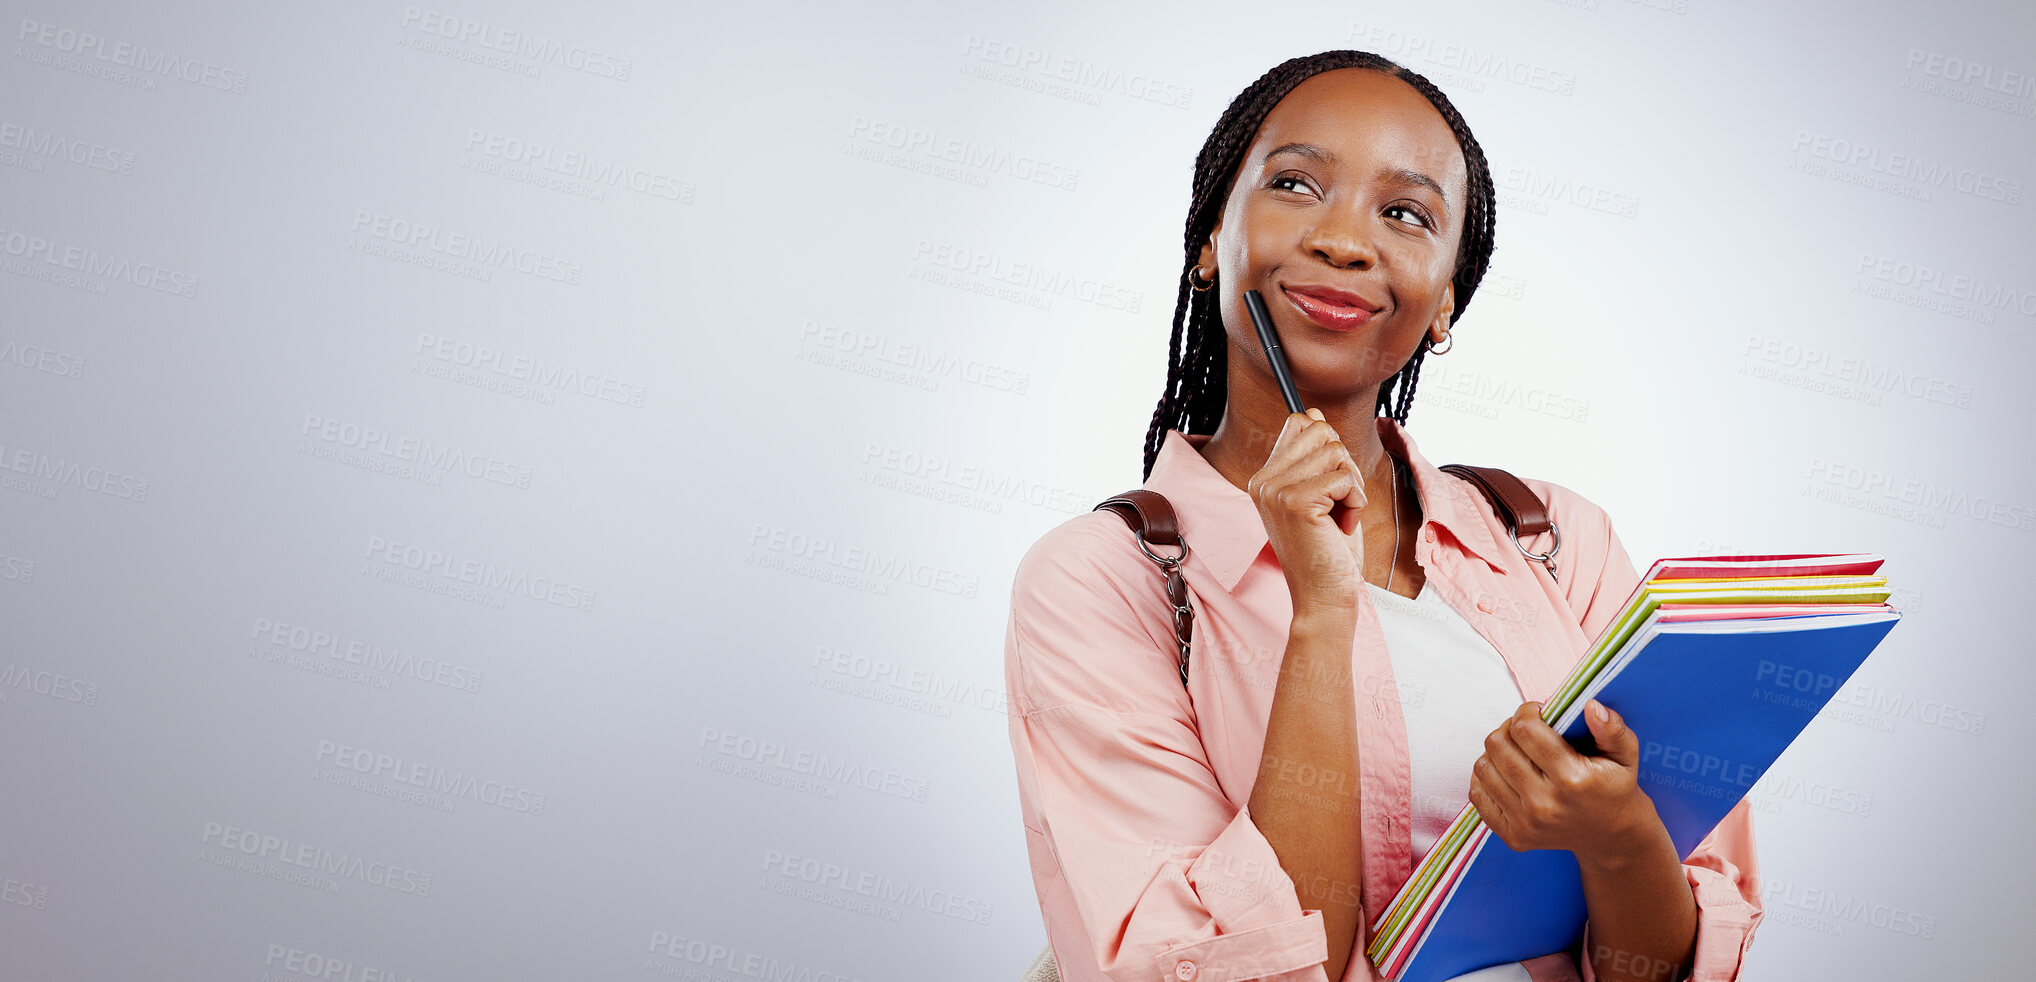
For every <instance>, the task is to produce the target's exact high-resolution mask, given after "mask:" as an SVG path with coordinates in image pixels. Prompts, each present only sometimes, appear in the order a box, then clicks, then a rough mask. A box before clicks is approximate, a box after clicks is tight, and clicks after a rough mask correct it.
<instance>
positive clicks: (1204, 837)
mask: <svg viewBox="0 0 2036 982" xmlns="http://www.w3.org/2000/svg"><path fill="white" fill-rule="evenodd" d="M1096 514H1097V515H1098V516H1099V518H1100V519H1101V520H1100V521H1097V520H1092V521H1083V520H1081V519H1077V520H1074V521H1071V522H1070V523H1067V524H1064V525H1062V526H1061V527H1059V528H1057V529H1055V530H1053V531H1051V532H1049V533H1048V534H1047V536H1045V537H1044V538H1042V539H1041V540H1040V542H1039V543H1038V544H1036V545H1034V546H1033V548H1032V549H1031V550H1030V551H1029V552H1028V553H1027V554H1026V556H1025V558H1024V560H1023V561H1022V562H1021V563H1020V564H1019V569H1018V572H1017V576H1016V579H1015V580H1014V583H1013V588H1012V600H1011V617H1010V622H1009V627H1008V632H1007V635H1006V642H1005V676H1006V684H1007V686H1008V687H1009V689H1010V693H1011V705H1012V712H1011V720H1010V735H1011V748H1012V754H1013V756H1014V758H1015V759H1016V763H1017V770H1018V786H1019V797H1020V802H1021V806H1022V810H1023V812H1024V816H1025V825H1026V847H1027V850H1028V852H1029V853H1030V856H1031V860H1032V872H1033V880H1034V886H1035V888H1036V889H1037V891H1038V893H1039V896H1040V905H1041V910H1042V913H1043V914H1045V916H1046V919H1047V925H1046V926H1047V934H1048V937H1049V939H1050V940H1051V942H1052V944H1053V947H1054V952H1055V955H1056V957H1057V958H1058V959H1062V960H1066V959H1073V958H1081V959H1092V960H1093V964H1094V965H1095V966H1096V967H1097V968H1098V969H1100V970H1101V971H1102V973H1103V974H1104V975H1105V976H1106V977H1108V978H1110V979H1113V980H1121V982H1129V980H1134V979H1135V980H1139V982H1151V980H1155V979H1171V980H1176V982H1180V980H1188V982H1232V980H1243V979H1275V980H1280V982H1328V977H1327V974H1326V972H1325V971H1324V970H1323V968H1322V965H1321V963H1322V962H1323V961H1324V960H1325V959H1326V958H1327V950H1328V946H1327V934H1326V931H1325V929H1324V927H1323V924H1322V916H1321V912H1320V911H1318V910H1303V909H1302V908H1301V905H1300V901H1299V899H1298V895H1297V894H1296V893H1295V890H1294V885H1293V881H1292V880H1291V879H1290V878H1289V877H1288V876H1287V874H1286V872H1285V871H1284V870H1283V869H1282V868H1281V867H1280V864H1279V857H1278V855H1277V854H1275V853H1274V852H1273V849H1272V846H1271V844H1270V843H1268V842H1267V841H1266V839H1265V837H1264V836H1263V835H1262V834H1261V833H1260V832H1259V830H1258V827H1257V826H1256V825H1255V824H1253V822H1252V819H1251V815H1250V813H1249V810H1248V809H1247V808H1246V807H1244V806H1240V805H1235V804H1232V803H1231V801H1230V799H1229V798H1228V797H1227V796H1226V795H1225V794H1224V790H1223V788H1222V787H1221V786H1220V785H1219V782H1218V781H1217V778H1216V775H1215V773H1214V772H1213V771H1212V770H1211V768H1210V766H1209V763H1208V759H1207V755H1206V753H1205V751H1204V749H1203V746H1202V740H1201V736H1200V734H1199V732H1198V731H1197V729H1196V724H1195V717H1194V715H1193V710H1192V707H1191V704H1190V701H1189V698H1188V696H1187V693H1186V691H1185V690H1184V689H1183V687H1182V685H1181V681H1180V675H1179V669H1178V667H1177V666H1178V662H1177V655H1176V650H1177V649H1176V648H1175V645H1174V638H1173V622H1172V613H1171V611H1172V608H1171V607H1170V606H1169V605H1167V603H1166V602H1165V598H1164V596H1163V593H1162V582H1161V580H1160V578H1159V577H1158V575H1157V570H1156V568H1154V567H1152V566H1151V564H1150V563H1149V561H1147V560H1145V559H1144V558H1143V557H1141V556H1140V555H1139V554H1138V552H1137V551H1136V550H1135V549H1133V548H1131V547H1130V542H1131V540H1130V538H1129V537H1128V535H1126V534H1125V530H1124V529H1123V527H1122V523H1121V521H1120V520H1119V519H1117V517H1116V516H1114V515H1111V514H1109V513H1107V512H1101V513H1096ZM1105 522H1108V523H1115V524H1116V525H1117V527H1116V528H1114V529H1112V528H1110V526H1109V525H1107V524H1104V523H1105ZM1111 532H1115V533H1117V534H1118V535H1120V536H1122V537H1123V542H1121V543H1119V542H1115V541H1113V540H1112V539H1111V538H1109V537H1108V536H1109V534H1110V533H1111ZM1120 547H1121V548H1120ZM1138 564H1145V565H1144V567H1143V568H1140V566H1139V565H1138ZM1353 889H1354V888H1353ZM1070 909H1071V910H1073V911H1074V912H1075V920H1076V923H1056V916H1057V915H1058V916H1059V917H1060V918H1061V919H1063V920H1064V919H1066V916H1067V915H1066V913H1065V912H1066V911H1067V910H1070ZM1064 972H1065V970H1064Z"/></svg>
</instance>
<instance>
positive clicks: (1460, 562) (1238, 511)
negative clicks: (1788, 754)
mask: <svg viewBox="0 0 2036 982" xmlns="http://www.w3.org/2000/svg"><path fill="white" fill-rule="evenodd" d="M1378 430H1379V436H1380V438H1381V439H1382V440H1383V441H1384V442H1385V446H1386V448H1387V449H1388V450H1389V451H1390V452H1392V453H1393V454H1394V455H1395V456H1398V457H1400V458H1401V459H1403V460H1405V461H1406V462H1407V463H1408V464H1409V465H1411V470H1412V473H1413V475H1414V481H1415V486H1416V489H1417V492H1418V494H1419V497H1420V501H1421V514H1422V516H1423V521H1422V525H1421V530H1420V533H1419V536H1418V540H1417V541H1416V543H1415V557H1416V559H1417V560H1418V561H1419V562H1420V564H1421V567H1422V569H1423V570H1424V571H1425V573H1426V574H1427V578H1428V584H1429V587H1430V588H1431V589H1434V590H1436V591H1437V592H1439V593H1440V594H1441V595H1442V597H1443V599H1444V600H1446V601H1447V602H1448V603H1449V604H1450V606H1452V607H1454V608H1455V609H1456V610H1457V611H1458V612H1459V613H1461V614H1463V616H1464V618H1465V619H1467V620H1468V621H1469V622H1470V624H1471V626H1472V627H1474V628H1476V629H1477V631H1478V633H1479V634H1482V635H1484V637H1485V638H1486V639H1487V640H1489V641H1490V642H1491V643H1492V645H1493V647H1495V648H1497V649H1498V651H1499V654H1500V655H1501V656H1502V657H1503V658H1504V659H1505V662H1506V665H1507V667H1508V668H1509V669H1510V670H1511V672H1512V676H1513V681H1514V682H1515V683H1516V684H1517V685H1518V687H1519V690H1520V697H1521V700H1522V701H1523V702H1524V701H1527V700H1530V699H1531V700H1543V701H1545V700H1546V699H1547V698H1548V697H1549V696H1551V695H1552V694H1553V693H1554V691H1555V688H1556V686H1558V685H1559V684H1561V682H1562V679H1563V678H1564V677H1565V676H1566V675H1567V674H1568V673H1569V670H1570V669H1571V668H1572V667H1573V666H1574V665H1575V664H1576V662H1577V659H1578V658H1579V657H1580V656H1581V655H1582V654H1583V652H1584V650H1585V649H1586V648H1587V647H1588V646H1589V644H1590V642H1591V641H1592V640H1595V638H1596V637H1597V635H1598V633H1599V631H1600V630H1601V629H1602V628H1603V627H1604V626H1605V624H1606V623H1607V622H1608V621H1610V620H1611V619H1612V618H1613V616H1614V615H1616V614H1617V612H1618V610H1619V607H1620V605H1621V604H1623V603H1624V602H1625V600H1626V598H1627V596H1628V595H1630V594H1631V592H1632V590H1633V588H1634V586H1635V585H1637V584H1638V582H1639V579H1640V577H1639V573H1638V572H1637V571H1636V570H1635V569H1634V567H1633V563H1632V561H1631V560H1630V559H1629V558H1628V557H1627V555H1626V551H1625V549H1624V548H1623V547H1622V546H1621V545H1620V544H1619V538H1618V536H1616V535H1615V534H1613V531H1612V525H1611V522H1610V521H1609V520H1608V519H1607V517H1606V515H1605V513H1604V511H1603V510H1602V509H1600V508H1598V507H1597V506H1596V505H1594V504H1592V503H1591V502H1589V501H1587V500H1585V499H1584V498H1583V497H1581V496H1579V495H1577V494H1576V493H1574V492H1571V491H1569V490H1568V489H1566V488H1563V487H1561V486H1558V485H1555V484H1550V483H1547V482H1545V481H1538V480H1532V479H1526V483H1527V485H1528V487H1530V488H1532V489H1533V490H1534V492H1535V493H1536V494H1538V495H1540V497H1541V499H1542V501H1543V502H1545V503H1546V504H1547V507H1548V511H1549V516H1550V518H1551V519H1552V520H1553V521H1554V522H1555V523H1556V525H1557V526H1558V528H1559V529H1560V531H1561V535H1562V551H1561V553H1560V554H1559V555H1558V556H1557V557H1556V562H1557V568H1558V572H1559V574H1560V579H1559V580H1557V579H1551V578H1550V577H1549V575H1548V573H1547V572H1546V571H1545V570H1543V569H1542V568H1541V566H1540V564H1538V563H1533V562H1531V561H1529V560H1527V559H1525V558H1524V557H1523V556H1522V555H1521V554H1520V550H1519V549H1518V548H1516V547H1515V546H1514V544H1513V542H1511V541H1510V537H1509V536H1508V535H1507V533H1506V529H1505V526H1504V525H1503V524H1502V523H1500V521H1499V520H1498V519H1497V518H1496V517H1494V516H1493V514H1492V512H1491V510H1490V508H1489V507H1488V506H1487V505H1486V503H1485V501H1484V499H1483V498H1482V496H1480V495H1479V493H1478V492H1477V491H1476V489H1474V488H1473V487H1472V486H1471V485H1469V484H1468V483H1466V482H1464V481H1462V480H1460V479H1458V478H1455V477H1452V476H1450V475H1448V474H1445V473H1443V472H1442V471H1440V470H1437V469H1436V468H1435V467H1434V466H1433V465H1431V464H1429V463H1428V461H1427V460H1425V459H1424V458H1422V457H1421V455H1420V454H1419V453H1417V452H1416V451H1415V449H1414V444H1413V441H1412V440H1411V439H1409V438H1408V437H1407V435H1406V432H1405V431H1404V430H1402V429H1401V428H1400V426H1399V424H1397V423H1395V422H1394V421H1392V420H1391V419H1386V418H1381V419H1380V420H1379V422H1378ZM1208 440H1209V437H1208V436H1207V435H1202V434H1198V435H1194V436H1186V435H1184V434H1182V433H1180V432H1179V431H1176V430H1169V431H1168V432H1167V434H1166V437H1165V443H1164V445H1163V446H1162V448H1161V449H1160V451H1159V454H1158V457H1157V458H1156V459H1155V461H1154V463H1153V468H1152V476H1151V478H1150V479H1149V480H1147V481H1146V482H1145V485H1144V486H1145V487H1146V488H1148V489H1151V490H1153V491H1158V492H1160V493H1161V494H1164V495H1166V497H1167V500H1168V501H1170V502H1172V504H1173V506H1174V510H1175V512H1176V513H1177V515H1178V517H1179V520H1180V530H1181V536H1182V538H1183V539H1185V540H1186V541H1187V544H1188V548H1189V553H1188V557H1187V559H1186V560H1185V562H1184V564H1183V566H1182V572H1183V575H1184V576H1185V577H1186V579H1187V584H1188V587H1189V589H1190V590H1191V591H1192V594H1193V603H1194V607H1195V622H1194V634H1193V645H1194V646H1193V656H1192V658H1191V661H1190V678H1189V680H1188V684H1187V686H1186V687H1185V689H1184V688H1183V687H1182V685H1181V680H1180V672H1179V668H1178V662H1177V655H1176V648H1175V644H1174V631H1173V616H1172V610H1171V608H1170V607H1169V606H1168V604H1167V603H1166V598H1165V596H1164V594H1163V592H1162V586H1161V583H1162V581H1161V579H1160V576H1159V571H1158V567H1157V566H1155V565H1154V564H1153V563H1152V561H1151V560H1149V559H1147V558H1145V556H1144V555H1143V554H1141V553H1140V552H1139V550H1138V548H1137V546H1136V544H1135V543H1134V542H1133V540H1132V537H1131V533H1130V530H1129V529H1128V528H1127V527H1126V525H1125V523H1124V520H1123V519H1122V518H1120V517H1118V516H1117V515H1116V514H1115V513H1112V512H1109V511H1096V512H1090V513H1087V514H1084V515H1079V516H1076V517H1074V518H1071V519H1069V520H1068V521H1066V522H1063V523H1062V524H1060V525H1059V526H1057V527H1055V528H1054V529H1052V530H1050V531H1048V532H1047V533H1046V534H1045V535H1043V536H1041V537H1040V539H1039V541H1038V542H1037V543H1035V544H1034V545H1033V546H1032V548H1031V549H1030V550H1029V551H1027V553H1026V554H1025V557H1024V559H1023V560H1022V561H1021V562H1020V564H1019V567H1018V571H1017V574H1016V578H1015V580H1014V582H1013V584H1012V591H1011V618H1010V623H1009V628H1008V632H1007V634H1006V639H1005V648H1004V666H1005V668H1004V671H1005V684H1006V686H1007V688H1008V690H1009V692H1010V697H1011V707H1012V712H1011V725H1010V730H1011V749H1012V754H1013V756H1014V757H1015V759H1016V763H1017V772H1018V792H1019V801H1020V806H1021V810H1022V812H1023V817H1024V824H1025V845H1026V849H1027V851H1028V853H1029V855H1030V859H1031V863H1032V878H1033V884H1034V886H1035V888H1036V889H1037V890H1038V894H1039V906H1040V912H1041V914H1042V915H1043V916H1044V919H1045V922H1046V933H1047V938H1048V940H1049V942H1050V943H1051V945H1052V947H1053V950H1054V955H1055V960H1056V961H1057V962H1058V963H1059V967H1060V973H1061V978H1062V979H1065V980H1067V982H1097V980H1102V979H1114V980H1118V982H1129V980H1134V979H1136V980H1153V979H1173V980H1176V982H1196V980H1199V982H1231V980H1237V979H1261V978H1265V979H1279V980H1291V982H1329V979H1328V974H1327V972H1326V971H1325V970H1324V969H1323V967H1322V962H1323V961H1324V960H1325V959H1326V958H1327V957H1328V950H1327V948H1328V945H1327V934H1326V932H1325V931H1324V928H1323V923H1322V916H1321V912H1320V911H1319V910H1303V909H1302V907H1301V903H1300V900H1299V895H1298V894H1297V893H1296V892H1295V890H1294V885H1293V881H1292V880H1291V879H1290V878H1289V877H1288V876H1287V874H1286V873H1285V871H1284V870H1282V869H1281V867H1280V862H1279V856H1278V855H1277V854H1276V853H1274V852H1273V849H1272V846H1271V845H1270V844H1269V843H1268V842H1267V841H1266V840H1265V837H1264V836H1263V835H1261V834H1260V832H1259V830H1258V828H1257V826H1256V825H1254V824H1253V822H1252V819H1251V815H1250V813H1249V811H1248V809H1247V807H1246V806H1247V804H1248V802H1249V801H1250V799H1251V791H1252V786H1253V783H1254V782H1255V781H1256V779H1257V775H1258V768H1259V761H1260V758H1261V756H1262V754H1263V751H1264V746H1265V733H1266V727H1267V725H1268V720H1269V719H1270V714H1271V711H1272V701H1273V691H1274V689H1275V687H1276V686H1277V685H1278V682H1279V669H1280V665H1281V663H1282V660H1283V658H1284V656H1285V651H1286V644H1287V636H1288V631H1289V628H1290V627H1291V623H1292V619H1293V606H1292V598H1291V596H1290V595H1289V593H1288V590H1287V584H1286V579H1285V578H1284V576H1283V575H1282V574H1281V572H1280V567H1279V562H1278V559H1277V558H1276V557H1275V556H1274V554H1273V550H1272V549H1271V548H1270V545H1269V544H1268V542H1267V540H1266V533H1265V526H1264V525H1263V523H1262V522H1261V520H1260V519H1259V516H1258V509H1257V508H1256V506H1254V505H1253V504H1252V501H1251V497H1250V495H1249V494H1247V493H1246V492H1245V491H1244V490H1243V489H1241V488H1239V487H1237V486H1236V485H1234V484H1231V483H1230V481H1229V480H1228V479H1226V478H1224V477H1223V475H1222V474H1220V473H1218V472H1217V471H1216V469H1215V468H1214V467H1212V466H1210V465H1209V463H1208V461H1206V460H1204V459H1203V458H1202V455H1201V453H1200V449H1201V447H1202V445H1203V444H1205V443H1207V442H1208ZM1547 544H1548V536H1547V535H1545V534H1544V535H1542V536H1537V537H1534V538H1531V539H1529V540H1528V541H1527V543H1526V545H1527V546H1528V547H1529V548H1531V549H1533V550H1534V551H1536V552H1541V551H1543V550H1545V549H1546V548H1547ZM1171 551H1172V550H1166V552H1169V553H1170V552H1171ZM1358 597H1359V600H1358V620H1357V639H1356V644H1355V645H1354V647H1353V650H1352V652H1351V657H1352V659H1353V660H1354V673H1353V674H1354V678H1355V682H1354V685H1355V687H1356V688H1357V693H1356V696H1357V700H1356V705H1357V730H1358V743H1359V746H1360V747H1361V748H1362V752H1361V753H1360V754H1359V755H1358V758H1359V772H1360V773H1359V775H1358V778H1357V781H1356V782H1355V786H1354V787H1352V788H1351V789H1350V790H1351V791H1352V796H1353V797H1358V796H1360V795H1361V806H1360V808H1359V809H1357V810H1358V811H1361V814H1359V815H1356V816H1355V817H1356V818H1357V819H1358V820H1360V821H1361V822H1362V823H1363V830H1364V832H1363V835H1364V876H1363V882H1362V883H1360V884H1357V885H1356V887H1355V889H1356V895H1357V898H1358V900H1359V902H1360V904H1361V905H1362V915H1363V920H1364V923H1365V929H1364V930H1363V931H1361V932H1359V933H1360V937H1359V938H1358V940H1357V943H1356V945H1355V946H1354V948H1353V950H1352V952H1351V957H1350V961H1349V967H1348V969H1347V970H1346V971H1345V973H1344V975H1343V979H1342V982H1364V980H1373V982H1376V980H1379V979H1380V978H1381V976H1380V975H1378V973H1377V971H1376V970H1375V969H1374V968H1373V967H1372V965H1371V962H1370V960H1369V959H1368V958H1366V957H1365V954H1364V948H1365V941H1366V938H1367V937H1368V936H1369V932H1370V924H1371V922H1372V921H1374V920H1376V919H1377V917H1378V915H1379V913H1380V912H1381V911H1383V910H1385V908H1386V905H1387V904H1388V903H1389V902H1390V901H1391V900H1392V898H1393V895H1394V894H1395V893H1396V892H1398V890H1399V888H1400V886H1401V884H1403V883H1405V882H1406V881H1407V879H1408V877H1409V876H1410V875H1411V874H1412V873H1413V870H1414V856H1413V853H1412V847H1411V844H1410V841H1409V829H1408V821H1409V816H1410V815H1411V814H1412V809H1411V806H1410V802H1409V793H1410V792H1409V775H1408V757H1407V728H1406V723H1405V718H1404V717H1403V716H1402V715H1401V699H1400V697H1399V695H1398V689H1397V687H1396V686H1395V684H1394V681H1393V668H1392V662H1391V659H1390V658H1389V657H1388V655H1387V652H1386V649H1385V642H1384V640H1383V638H1382V636H1381V634H1380V632H1379V623H1378V617H1377V613H1376V611H1375V610H1374V609H1373V608H1372V606H1371V601H1370V599H1369V597H1368V596H1367V595H1366V592H1365V591H1359V594H1358ZM1501 722H1503V720H1496V719H1495V720H1493V721H1492V726H1493V727H1497V726H1498V725H1499V724H1500V723H1501ZM1641 735H1642V737H1643V738H1644V737H1645V736H1646V734H1644V733H1643V734H1641ZM1345 783H1346V784H1348V783H1349V782H1347V781H1346V782H1345ZM1683 872H1684V873H1685V874H1686V877H1687V879H1688V881H1689V885H1690V889H1691V891H1692V892H1693V894H1694V896H1695V899H1696V904H1697V911H1698V913H1697V938H1696V960H1695V967H1694V971H1693V974H1692V976H1691V977H1692V978H1693V979H1694V980H1695V982H1725V980H1731V979H1736V978H1737V977H1738V975H1739V968H1740V963H1741V958H1742V956H1743V954H1744V952H1745V949H1746V946H1747V945H1748V944H1749V943H1751V941H1752V939H1753V930H1754V927H1755V926H1756V925H1757V924H1758V923H1759V922H1760V918H1761V912H1762V911H1761V906H1760V900H1759V880H1758V878H1757V869H1756V866H1755V857H1754V847H1753V827H1752V824H1751V819H1750V817H1749V814H1748V810H1747V805H1746V803H1745V802H1744V801H1742V802H1740V803H1739V806H1738V807H1737V808H1734V809H1733V810H1732V812H1731V813H1730V814H1728V815H1727V816H1726V818H1725V820H1724V821H1723V822H1722V823H1720V824H1719V825H1718V827H1717V829H1716V830H1715V831H1713V832H1712V833H1711V834H1710V835H1709V836H1708V837H1706V838H1705V839H1704V840H1703V842H1702V843H1700V844H1699V845H1698V846H1697V849H1696V851H1695V852H1694V853H1693V854H1691V855H1690V857H1689V858H1688V860H1687V861H1686V862H1684V863H1683ZM1584 945H1585V947H1584V948H1583V950H1584V951H1585V952H1588V951H1589V950H1590V949H1589V947H1588V946H1589V945H1590V939H1589V934H1588V931H1587V933H1586V935H1585V939H1584ZM1589 961H1590V960H1589V958H1588V957H1584V958H1581V959H1579V956H1578V953H1577V952H1576V951H1574V950H1572V951H1570V952H1556V953H1552V954H1549V955H1545V956H1542V957H1539V958H1535V959H1532V960H1529V961H1528V962H1527V963H1526V964H1527V967H1528V970H1529V972H1530V973H1531V974H1532V975H1533V977H1534V978H1535V980H1536V982H1549V980H1576V979H1578V978H1579V977H1581V978H1582V979H1583V980H1585V982H1589V980H1591V979H1593V978H1594V973H1593V972H1592V970H1591V967H1590V964H1589Z"/></svg>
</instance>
